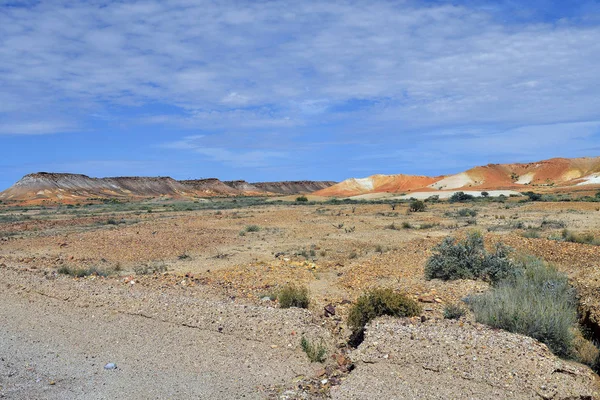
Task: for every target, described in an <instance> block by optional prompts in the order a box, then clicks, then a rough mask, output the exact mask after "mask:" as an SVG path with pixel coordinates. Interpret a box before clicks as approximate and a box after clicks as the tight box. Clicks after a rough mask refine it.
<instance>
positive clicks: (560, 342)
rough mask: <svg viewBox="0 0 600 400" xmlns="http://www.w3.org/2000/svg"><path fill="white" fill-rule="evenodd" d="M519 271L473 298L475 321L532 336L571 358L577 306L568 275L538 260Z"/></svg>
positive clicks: (553, 350) (557, 353)
mask: <svg viewBox="0 0 600 400" xmlns="http://www.w3.org/2000/svg"><path fill="white" fill-rule="evenodd" d="M520 271H521V272H520V273H519V274H515V275H514V276H513V277H511V278H507V279H505V280H503V281H502V282H499V283H498V284H497V285H496V286H495V287H494V288H493V289H491V290H490V291H489V292H487V293H484V294H482V295H479V296H476V297H474V298H472V299H470V301H469V303H470V305H471V308H472V310H473V312H474V313H475V319H476V320H477V322H480V323H484V324H486V325H489V326H492V327H494V328H499V329H504V330H507V331H509V332H515V333H520V334H522V335H527V336H530V337H532V338H534V339H537V340H539V341H540V342H542V343H545V344H546V345H547V346H548V348H550V350H551V351H552V352H553V353H554V354H556V355H558V356H560V357H571V356H572V355H573V338H574V334H573V328H574V326H575V323H576V321H577V305H576V300H575V293H574V291H573V290H572V289H571V287H570V286H569V283H568V281H567V277H566V275H564V274H562V273H560V272H558V271H557V270H556V269H555V268H553V267H551V266H549V265H547V264H545V263H544V262H543V261H541V260H536V259H531V260H528V261H527V262H525V263H524V264H523V265H522V266H521V269H520Z"/></svg>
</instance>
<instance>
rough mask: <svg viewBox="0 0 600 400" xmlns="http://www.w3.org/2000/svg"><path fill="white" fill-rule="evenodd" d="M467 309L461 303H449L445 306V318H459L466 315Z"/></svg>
mask: <svg viewBox="0 0 600 400" xmlns="http://www.w3.org/2000/svg"><path fill="white" fill-rule="evenodd" d="M466 312H467V311H466V310H465V309H464V307H462V306H461V305H460V304H456V303H453V304H448V305H447V306H446V307H444V318H446V319H459V318H460V317H462V316H463V315H465V313H466Z"/></svg>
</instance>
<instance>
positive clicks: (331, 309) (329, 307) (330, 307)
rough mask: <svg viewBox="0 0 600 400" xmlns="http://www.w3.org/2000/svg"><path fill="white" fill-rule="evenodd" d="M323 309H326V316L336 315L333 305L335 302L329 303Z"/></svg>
mask: <svg viewBox="0 0 600 400" xmlns="http://www.w3.org/2000/svg"><path fill="white" fill-rule="evenodd" d="M323 309H324V310H325V316H326V317H331V316H333V315H335V307H334V306H333V304H327V305H326V306H325V307H324V308H323Z"/></svg>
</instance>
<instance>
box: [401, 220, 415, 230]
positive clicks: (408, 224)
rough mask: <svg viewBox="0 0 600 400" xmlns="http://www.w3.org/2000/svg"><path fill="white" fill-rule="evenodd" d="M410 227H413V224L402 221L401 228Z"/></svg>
mask: <svg viewBox="0 0 600 400" xmlns="http://www.w3.org/2000/svg"><path fill="white" fill-rule="evenodd" d="M412 227H413V226H412V225H411V224H410V222H408V221H404V222H403V223H402V229H412Z"/></svg>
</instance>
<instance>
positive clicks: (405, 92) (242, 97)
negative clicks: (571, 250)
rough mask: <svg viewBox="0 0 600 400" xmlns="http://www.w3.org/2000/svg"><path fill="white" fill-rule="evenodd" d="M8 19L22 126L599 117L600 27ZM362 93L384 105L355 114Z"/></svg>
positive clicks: (9, 73) (340, 12) (174, 11)
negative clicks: (159, 110)
mask: <svg viewBox="0 0 600 400" xmlns="http://www.w3.org/2000/svg"><path fill="white" fill-rule="evenodd" d="M3 11H4V12H3V13H1V14H0V37H1V38H2V40H1V41H0V71H2V73H1V74H0V87H2V88H3V89H2V90H1V91H0V92H1V93H0V100H1V101H0V117H3V119H4V120H7V119H8V123H9V124H10V123H11V119H13V115H14V114H15V113H16V112H17V111H16V110H17V109H16V107H14V106H12V105H13V104H14V105H18V112H19V118H22V117H23V116H26V117H30V118H31V119H32V120H36V119H39V118H36V117H39V115H38V114H40V113H43V114H44V115H49V114H53V113H55V114H58V113H60V114H61V115H69V116H70V117H69V118H71V119H72V121H69V123H71V124H75V123H78V124H80V125H82V124H85V121H86V120H87V118H88V117H87V115H89V114H91V113H98V112H107V110H109V109H110V108H115V107H132V108H131V109H128V110H129V111H128V112H131V113H135V112H136V111H135V110H136V109H135V107H140V106H144V105H147V104H166V105H169V106H175V107H176V108H179V112H175V113H172V114H168V113H166V114H164V115H162V114H161V115H158V116H157V115H150V116H148V115H144V114H143V108H142V109H141V111H140V113H141V114H142V115H137V116H135V118H134V117H133V116H127V113H125V115H126V116H124V117H123V116H121V117H120V118H122V119H125V120H128V119H136V120H142V121H144V122H145V123H152V124H154V123H160V124H166V125H171V126H174V127H185V128H191V129H194V128H195V129H198V128H202V129H225V130H227V129H246V130H252V129H272V128H277V129H289V128H297V127H303V126H312V125H316V124H323V123H329V122H331V121H337V122H339V121H342V122H345V123H347V124H348V126H350V128H351V129H349V130H352V129H354V130H357V131H360V129H359V128H363V131H364V130H367V131H368V129H366V128H367V127H369V126H379V127H383V128H385V129H382V132H383V133H381V134H380V138H384V137H385V136H386V135H387V136H388V137H395V136H398V135H400V134H401V133H399V132H403V131H408V130H411V129H439V128H440V127H444V126H472V125H484V124H490V125H502V126H515V125H536V124H538V125H539V124H548V123H564V122H568V121H589V120H598V119H600V96H598V93H599V92H600V76H599V75H598V73H597V65H598V64H599V63H600V40H599V38H600V27H599V26H598V25H597V24H594V23H587V24H586V25H577V24H576V23H575V22H572V21H569V20H566V21H562V22H561V23H560V24H551V23H547V24H545V23H535V24H533V23H531V24H525V23H520V24H517V23H513V24H510V25H508V24H505V23H502V22H500V21H499V20H498V19H494V18H493V15H492V14H490V13H491V12H493V8H492V11H490V9H486V8H483V7H480V8H467V7H459V6H448V5H437V6H428V7H425V6H422V5H421V3H419V2H401V3H393V2H384V1H376V2H369V3H361V2H316V1H305V2H292V1H275V2H248V3H238V2H236V3H234V2H216V3H215V2H212V3H198V2H193V1H185V0H173V1H158V0H147V1H143V2H141V1H140V2H131V3H122V2H99V1H94V2H80V3H75V4H74V3H72V2H66V1H59V0H57V1H52V2H40V3H38V4H37V5H35V6H33V7H30V8H6V9H4V10H3ZM355 99H366V100H368V101H374V104H373V105H372V106H371V107H367V109H366V110H362V111H360V110H359V111H352V112H346V111H344V106H345V104H347V103H348V102H351V101H353V100H355ZM377 99H385V101H384V102H382V103H377V104H375V103H376V101H375V100H377ZM332 109H335V110H336V111H335V112H331V110H332ZM66 110H70V111H71V112H65V111H66ZM108 112H110V111H108ZM40 128H41V125H40ZM49 128H52V127H51V126H49ZM41 130H42V129H40V131H41ZM2 131H5V129H2ZM23 131H26V129H24V130H23ZM56 131H58V130H56V129H49V130H48V132H56ZM386 132H387V133H386Z"/></svg>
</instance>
